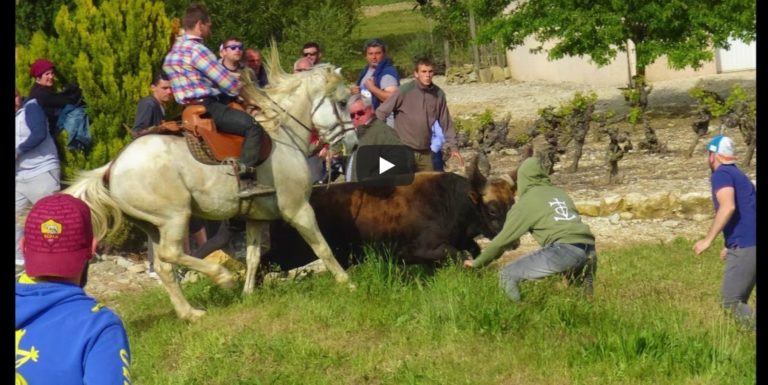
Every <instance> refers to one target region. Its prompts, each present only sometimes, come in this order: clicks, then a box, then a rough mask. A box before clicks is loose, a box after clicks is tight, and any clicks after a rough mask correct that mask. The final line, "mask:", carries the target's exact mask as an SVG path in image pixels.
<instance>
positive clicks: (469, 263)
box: [464, 258, 475, 269]
mask: <svg viewBox="0 0 768 385" xmlns="http://www.w3.org/2000/svg"><path fill="white" fill-rule="evenodd" d="M472 262H473V260H472V258H470V259H465V260H464V268H465V269H471V268H473V267H475V266H473V265H472Z"/></svg>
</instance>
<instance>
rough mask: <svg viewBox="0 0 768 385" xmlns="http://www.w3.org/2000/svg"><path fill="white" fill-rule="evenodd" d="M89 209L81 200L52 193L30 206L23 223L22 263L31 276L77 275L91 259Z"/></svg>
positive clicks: (91, 231) (91, 238)
mask: <svg viewBox="0 0 768 385" xmlns="http://www.w3.org/2000/svg"><path fill="white" fill-rule="evenodd" d="M92 241H93V228H92V227H91V211H90V209H89V208H88V205H86V204H85V203H84V202H83V201H81V200H80V199H77V198H75V197H72V196H70V195H66V194H53V195H50V196H47V197H45V198H43V199H40V200H39V201H37V203H35V205H34V206H32V209H31V210H30V212H29V214H28V215H27V220H26V223H25V225H24V250H23V253H24V262H25V265H26V273H27V275H29V276H31V277H41V276H53V277H77V276H79V275H80V273H81V272H82V270H83V268H84V267H85V264H86V263H87V262H88V260H89V259H91V256H92V255H93V251H92V248H91V246H92Z"/></svg>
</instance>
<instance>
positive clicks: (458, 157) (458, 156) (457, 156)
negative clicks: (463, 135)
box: [451, 151, 464, 169]
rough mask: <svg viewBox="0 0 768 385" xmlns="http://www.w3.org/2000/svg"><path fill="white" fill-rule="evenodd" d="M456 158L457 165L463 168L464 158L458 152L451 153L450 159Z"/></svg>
mask: <svg viewBox="0 0 768 385" xmlns="http://www.w3.org/2000/svg"><path fill="white" fill-rule="evenodd" d="M453 158H457V159H458V160H459V164H460V165H461V168H462V169H463V168H464V158H462V157H461V153H460V152H458V151H451V159H453Z"/></svg>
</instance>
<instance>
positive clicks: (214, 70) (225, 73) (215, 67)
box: [192, 44, 241, 96]
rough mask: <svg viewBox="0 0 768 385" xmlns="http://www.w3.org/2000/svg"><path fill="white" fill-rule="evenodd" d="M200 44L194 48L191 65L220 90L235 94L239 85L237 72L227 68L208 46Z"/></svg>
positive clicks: (238, 89) (230, 94)
mask: <svg viewBox="0 0 768 385" xmlns="http://www.w3.org/2000/svg"><path fill="white" fill-rule="evenodd" d="M200 46H201V47H202V49H199V50H196V52H195V54H194V55H193V57H192V66H194V67H195V68H197V70H198V71H200V73H201V74H203V75H205V76H206V77H207V78H208V79H211V81H212V82H213V84H215V85H216V86H217V87H218V88H219V90H220V91H221V92H223V93H225V94H227V95H229V96H237V95H238V94H239V93H240V86H241V84H240V79H239V74H237V75H236V73H234V72H231V71H230V70H228V69H227V68H226V67H224V65H223V64H221V63H219V61H218V60H216V56H214V55H213V53H212V52H211V51H210V50H209V49H208V48H206V47H205V46H204V45H202V44H200Z"/></svg>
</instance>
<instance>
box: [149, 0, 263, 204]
mask: <svg viewBox="0 0 768 385" xmlns="http://www.w3.org/2000/svg"><path fill="white" fill-rule="evenodd" d="M182 24H183V26H184V31H185V32H184V35H182V36H181V37H179V38H178V39H177V40H176V42H175V43H174V44H173V47H172V48H171V50H170V52H168V54H167V55H166V57H165V61H164V62H163V71H165V73H166V74H167V75H168V78H169V79H170V80H171V90H172V91H173V96H174V98H175V99H176V102H178V103H179V104H182V105H193V104H198V105H203V106H205V108H206V110H207V112H208V113H209V114H210V115H211V118H212V119H213V122H214V123H215V124H216V128H217V129H218V130H219V131H221V132H226V133H230V134H235V135H242V136H243V137H245V140H244V141H243V145H242V147H241V150H240V159H239V161H238V166H239V167H238V175H239V177H240V182H241V183H240V191H239V192H238V196H239V197H240V198H247V197H250V196H252V195H255V194H258V193H261V192H267V191H271V190H272V189H271V188H269V187H266V186H261V185H259V184H257V183H256V170H255V167H256V163H257V162H258V157H259V150H260V149H261V137H262V135H264V129H263V128H262V126H261V125H260V124H259V123H258V122H257V121H256V120H255V119H254V118H253V117H252V116H250V115H248V114H247V113H246V112H244V111H240V110H237V109H233V108H230V107H228V106H227V105H226V103H227V100H222V99H231V98H233V97H236V96H237V95H238V94H239V92H240V87H242V82H240V79H239V76H238V75H236V74H235V73H233V72H230V71H229V70H228V69H227V67H225V66H224V65H223V64H222V63H220V62H218V61H217V60H216V56H215V55H214V54H213V52H211V50H209V49H208V48H207V47H206V46H205V45H203V39H204V38H206V37H208V36H209V35H210V34H211V25H212V22H211V18H210V15H209V13H208V10H207V9H206V8H205V6H203V5H200V4H195V3H193V4H190V6H189V7H187V10H186V11H185V13H184V17H183V18H182ZM228 45H229V44H228ZM227 49H229V48H227ZM240 49H241V54H242V45H240Z"/></svg>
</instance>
